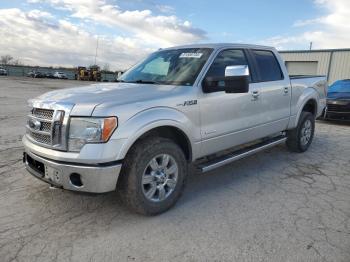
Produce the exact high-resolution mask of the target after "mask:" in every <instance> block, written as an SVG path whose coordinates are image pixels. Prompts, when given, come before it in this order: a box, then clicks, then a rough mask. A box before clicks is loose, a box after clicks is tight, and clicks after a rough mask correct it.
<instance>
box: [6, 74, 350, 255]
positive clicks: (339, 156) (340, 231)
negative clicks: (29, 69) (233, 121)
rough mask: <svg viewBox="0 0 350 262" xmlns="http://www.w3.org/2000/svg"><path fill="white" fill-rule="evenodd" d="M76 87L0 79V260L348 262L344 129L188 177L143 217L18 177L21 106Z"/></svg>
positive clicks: (331, 128) (349, 165)
mask: <svg viewBox="0 0 350 262" xmlns="http://www.w3.org/2000/svg"><path fill="white" fill-rule="evenodd" d="M77 84H79V82H74V81H60V80H32V79H25V78H22V79H20V78H19V79H8V78H0V121H1V122H0V123H1V129H0V175H1V176H0V261H344V262H345V261H346V262H348V261H350V125H345V124H340V123H328V122H318V123H317V127H316V128H317V131H316V137H315V140H314V143H313V145H312V147H311V148H310V150H309V151H308V152H306V153H304V154H292V153H289V152H287V150H286V148H285V146H279V147H276V148H273V149H270V150H268V151H265V152H263V153H260V154H258V155H255V156H252V157H249V158H246V159H243V160H241V161H238V162H236V163H234V164H231V165H229V166H226V167H224V168H221V169H218V170H216V171H214V172H211V173H210V174H207V175H198V174H191V176H190V178H189V181H188V184H187V188H186V190H185V194H184V195H183V197H182V198H181V200H180V202H179V203H178V204H177V205H176V206H175V208H173V209H172V210H170V211H169V212H167V213H165V214H163V215H160V216H157V217H142V216H139V215H135V214H132V213H130V212H128V211H127V210H126V209H125V208H124V207H123V206H122V205H121V204H120V203H119V201H118V199H117V197H116V194H115V193H109V194H104V195H88V194H77V193H73V192H68V191H62V190H50V189H49V187H48V186H47V185H46V184H44V183H43V182H41V181H39V180H37V179H35V178H33V177H31V176H30V175H28V174H27V173H26V172H25V170H24V168H23V164H22V160H21V158H22V145H21V136H22V134H23V133H24V123H25V115H26V112H27V111H26V110H27V109H26V100H27V99H28V98H31V97H34V96H36V95H38V94H41V93H43V92H46V91H49V90H51V89H55V88H62V87H67V86H72V85H77ZM80 84H81V83H80Z"/></svg>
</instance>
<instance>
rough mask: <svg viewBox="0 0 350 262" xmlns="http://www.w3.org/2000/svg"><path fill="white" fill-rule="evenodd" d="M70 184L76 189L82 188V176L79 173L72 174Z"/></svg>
mask: <svg viewBox="0 0 350 262" xmlns="http://www.w3.org/2000/svg"><path fill="white" fill-rule="evenodd" d="M69 179H70V182H71V184H72V185H73V186H75V187H82V186H83V182H81V178H80V175H79V174H78V173H72V174H70V176H69Z"/></svg>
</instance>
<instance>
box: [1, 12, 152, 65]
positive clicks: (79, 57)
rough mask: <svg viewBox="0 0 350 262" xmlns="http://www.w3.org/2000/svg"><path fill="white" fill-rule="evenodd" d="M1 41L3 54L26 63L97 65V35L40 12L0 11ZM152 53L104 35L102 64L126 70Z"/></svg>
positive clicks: (100, 53) (130, 41)
mask: <svg viewBox="0 0 350 262" xmlns="http://www.w3.org/2000/svg"><path fill="white" fill-rule="evenodd" d="M48 21H49V22H48ZM0 39H1V41H0V50H1V54H10V55H12V56H13V57H16V58H20V60H21V61H22V62H23V63H25V64H31V65H45V66H77V65H90V64H92V63H93V62H94V56H95V47H96V36H94V35H92V34H91V33H89V32H87V31H85V30H83V29H82V28H80V27H78V26H77V25H74V24H72V23H71V22H69V21H66V20H54V19H53V16H52V15H51V14H49V13H47V12H42V11H40V10H32V11H29V12H24V11H22V10H20V9H16V8H14V9H2V10H0ZM150 51H151V49H150V48H149V47H145V46H142V45H140V44H139V41H138V40H137V39H133V38H124V37H121V36H117V37H104V36H101V37H100V39H99V51H98V62H99V64H101V65H103V64H105V63H108V64H110V65H111V68H113V69H125V68H128V67H129V66H131V65H132V64H133V63H135V62H136V61H137V60H139V59H141V58H142V57H144V56H145V55H146V54H147V53H149V52H150Z"/></svg>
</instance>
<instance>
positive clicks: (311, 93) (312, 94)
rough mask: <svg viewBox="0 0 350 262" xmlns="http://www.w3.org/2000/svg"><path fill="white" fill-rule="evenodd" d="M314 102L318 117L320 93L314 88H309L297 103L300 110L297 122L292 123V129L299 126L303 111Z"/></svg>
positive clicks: (296, 118)
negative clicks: (309, 103)
mask: <svg viewBox="0 0 350 262" xmlns="http://www.w3.org/2000/svg"><path fill="white" fill-rule="evenodd" d="M311 100H313V101H314V102H315V105H316V106H315V115H317V111H318V102H317V101H318V93H317V91H316V90H315V89H314V88H307V89H306V90H305V91H304V92H303V94H302V95H301V96H300V97H299V100H298V102H297V105H296V108H298V111H297V114H296V117H295V120H294V121H293V122H292V123H291V124H292V125H291V126H290V127H291V128H294V127H296V126H297V125H298V122H299V119H300V115H301V112H302V111H303V109H304V107H305V105H306V104H307V103H308V102H309V101H311Z"/></svg>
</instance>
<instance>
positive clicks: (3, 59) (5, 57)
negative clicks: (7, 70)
mask: <svg viewBox="0 0 350 262" xmlns="http://www.w3.org/2000/svg"><path fill="white" fill-rule="evenodd" d="M12 60H13V57H12V56H10V55H3V56H1V59H0V63H1V64H3V65H8V64H10V63H11V61H12Z"/></svg>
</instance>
